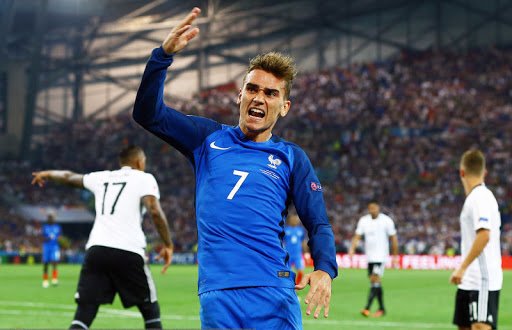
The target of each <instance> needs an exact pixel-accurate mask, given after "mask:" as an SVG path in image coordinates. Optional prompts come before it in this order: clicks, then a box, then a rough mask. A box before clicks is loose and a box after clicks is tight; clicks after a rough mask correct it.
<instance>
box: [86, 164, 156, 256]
mask: <svg viewBox="0 0 512 330" xmlns="http://www.w3.org/2000/svg"><path fill="white" fill-rule="evenodd" d="M84 187H85V188H86V189H88V190H90V191H91V192H93V193H94V197H95V207H96V219H95V221H94V226H93V228H92V230H91V234H90V236H89V241H88V242H87V245H86V248H87V249H88V248H90V247H91V246H94V245H101V246H106V247H111V248H116V249H121V250H125V251H130V252H134V253H138V254H140V255H141V256H142V257H144V255H145V248H146V237H145V236H144V232H143V231H142V226H141V223H142V212H141V208H142V206H141V205H142V201H141V199H142V197H144V196H148V195H149V196H155V197H156V198H160V192H159V190H158V184H157V182H156V180H155V177H154V176H153V175H152V174H149V173H145V172H143V171H139V170H135V169H132V168H131V167H128V166H124V167H122V168H121V169H119V170H116V171H100V172H92V173H89V174H86V175H84Z"/></svg>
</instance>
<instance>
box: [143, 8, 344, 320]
mask: <svg viewBox="0 0 512 330" xmlns="http://www.w3.org/2000/svg"><path fill="white" fill-rule="evenodd" d="M199 13H200V9H199V8H194V9H192V11H191V12H190V13H189V14H188V15H187V17H186V18H184V19H183V20H182V21H181V22H180V23H179V24H178V25H177V26H176V27H175V28H174V29H172V30H171V32H170V33H169V35H168V36H167V37H166V39H165V40H164V42H163V44H162V45H161V47H159V48H156V49H155V50H153V52H152V55H151V57H150V59H149V61H148V63H147V66H146V69H145V71H144V75H143V77H142V81H141V84H140V87H139V90H138V92H137V98H136V100H135V105H134V110H133V118H134V119H135V120H136V121H137V122H138V123H139V124H140V125H142V126H143V127H144V128H145V129H147V130H148V131H150V132H152V133H153V134H155V135H156V136H158V137H159V138H161V139H162V140H164V141H166V142H167V143H169V144H170V145H172V146H174V147H175V148H176V149H178V150H179V151H180V152H181V153H182V154H184V155H185V156H186V157H187V158H188V160H189V161H190V162H191V163H192V165H193V167H194V173H195V179H196V187H195V188H196V198H195V208H196V218H197V230H198V263H199V279H198V287H199V288H198V289H199V290H198V291H199V300H200V305H201V309H200V318H201V324H202V327H203V328H215V329H218V328H222V329H223V328H235V329H240V328H253V329H302V318H301V310H300V305H299V302H298V300H297V297H296V294H295V291H294V289H299V290H300V289H303V288H305V287H306V285H307V284H309V285H310V287H311V288H310V290H309V292H308V293H307V295H306V297H305V303H306V304H307V305H308V306H307V309H306V314H308V315H310V314H311V313H312V312H313V315H314V317H315V318H318V316H319V315H320V312H321V310H322V309H324V312H323V315H324V317H327V316H328V314H329V302H330V298H331V282H332V279H333V278H335V277H336V276H337V273H338V270H337V264H336V252H335V246H334V235H333V232H332V228H331V225H330V224H329V220H328V218H327V212H326V210H325V203H324V200H323V194H322V186H321V185H320V183H319V182H318V178H317V176H316V175H315V171H314V169H313V166H312V165H311V162H310V161H309V159H308V157H307V156H306V153H305V152H304V151H303V150H302V149H300V148H299V147H298V146H297V145H295V144H293V143H290V142H287V141H285V140H283V139H280V138H279V137H277V136H274V135H272V129H273V127H274V125H275V124H276V122H277V120H278V119H279V118H280V117H282V116H285V115H286V114H287V113H288V111H289V110H290V106H291V102H290V100H289V95H290V89H291V85H292V80H293V78H294V76H295V73H296V71H295V65H294V64H293V60H292V59H291V58H289V57H287V56H283V55H282V54H279V53H274V52H272V53H267V54H262V55H259V56H256V57H255V58H254V59H252V60H251V62H250V64H249V68H248V70H247V73H246V75H245V77H244V79H243V87H242V88H241V89H240V92H239V94H238V104H239V107H240V119H239V124H238V126H236V127H232V126H227V125H223V124H221V123H218V122H215V121H213V120H210V119H207V118H202V117H197V116H187V115H185V114H182V113H181V112H179V111H177V110H175V109H172V108H170V107H168V106H166V105H165V104H164V102H163V89H164V81H165V77H166V73H167V68H168V67H169V65H171V63H172V62H173V59H174V57H175V55H176V53H177V52H179V51H180V50H182V49H183V48H184V47H185V46H186V45H187V44H188V42H189V41H190V40H191V39H193V38H194V37H196V36H197V35H198V34H199V29H198V28H197V27H192V24H193V22H194V20H195V19H196V18H197V16H198V15H199ZM292 202H293V204H294V205H295V208H296V210H297V214H298V215H299V217H300V219H301V220H302V222H303V224H304V226H305V228H306V229H307V231H308V234H309V247H310V250H311V254H312V257H313V259H314V262H315V270H314V271H313V272H312V273H309V274H306V275H305V276H304V278H303V280H302V282H301V283H300V284H298V285H295V279H294V276H293V273H292V272H291V270H290V267H289V264H288V263H287V253H286V250H285V248H284V246H283V237H284V235H285V233H284V222H285V221H284V220H285V219H286V215H287V209H288V205H289V204H290V203H292Z"/></svg>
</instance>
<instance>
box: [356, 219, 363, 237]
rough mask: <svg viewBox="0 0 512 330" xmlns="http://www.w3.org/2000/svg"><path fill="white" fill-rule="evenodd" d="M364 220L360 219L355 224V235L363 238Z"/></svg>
mask: <svg viewBox="0 0 512 330" xmlns="http://www.w3.org/2000/svg"><path fill="white" fill-rule="evenodd" d="M363 223H364V218H360V219H359V221H358V222H357V227H356V235H359V236H363V235H364V224H363Z"/></svg>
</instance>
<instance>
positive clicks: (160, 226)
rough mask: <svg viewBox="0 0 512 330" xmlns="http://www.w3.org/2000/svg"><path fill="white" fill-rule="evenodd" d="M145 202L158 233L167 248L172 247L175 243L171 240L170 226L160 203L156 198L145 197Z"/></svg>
mask: <svg viewBox="0 0 512 330" xmlns="http://www.w3.org/2000/svg"><path fill="white" fill-rule="evenodd" d="M143 202H144V205H145V206H146V208H147V209H148V211H149V214H150V215H151V219H152V220H153V223H154V224H155V227H156V230H157V231H158V234H159V235H160V238H161V239H162V241H163V242H164V244H165V246H167V247H172V246H173V243H172V240H171V233H170V232H169V224H168V223H167V217H166V216H165V214H164V212H163V210H162V207H161V206H160V202H159V201H158V199H157V198H156V197H155V196H144V197H143Z"/></svg>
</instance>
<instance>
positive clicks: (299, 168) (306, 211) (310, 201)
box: [291, 147, 338, 278]
mask: <svg viewBox="0 0 512 330" xmlns="http://www.w3.org/2000/svg"><path fill="white" fill-rule="evenodd" d="M294 153H295V155H294V159H295V161H294V164H293V168H292V187H291V189H292V199H293V204H294V205H295V209H296V210H297V215H298V216H299V218H300V219H301V221H302V223H303V224H304V227H305V228H306V230H307V231H308V235H309V242H308V246H309V249H310V251H311V256H312V257H313V260H314V263H315V270H323V271H325V272H326V273H328V274H329V275H330V276H331V278H335V277H336V276H337V275H338V265H337V263H336V247H335V244H334V233H333V231H332V228H331V224H330V223H329V219H328V218H327V212H326V209H325V202H324V198H323V193H322V186H321V185H320V182H319V180H318V178H317V176H316V174H315V172H314V169H313V165H312V164H311V162H310V160H309V158H308V157H307V155H306V153H305V152H304V151H303V150H302V149H300V148H298V147H295V148H294Z"/></svg>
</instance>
